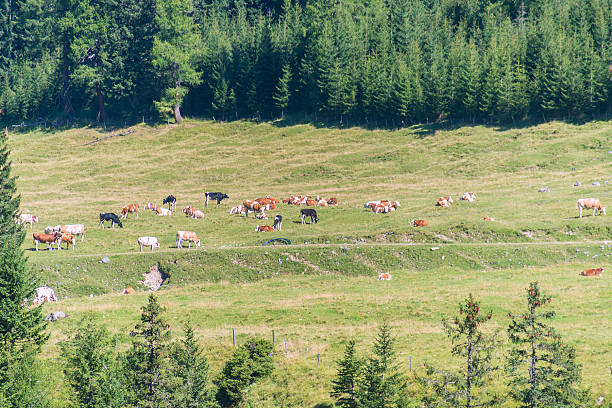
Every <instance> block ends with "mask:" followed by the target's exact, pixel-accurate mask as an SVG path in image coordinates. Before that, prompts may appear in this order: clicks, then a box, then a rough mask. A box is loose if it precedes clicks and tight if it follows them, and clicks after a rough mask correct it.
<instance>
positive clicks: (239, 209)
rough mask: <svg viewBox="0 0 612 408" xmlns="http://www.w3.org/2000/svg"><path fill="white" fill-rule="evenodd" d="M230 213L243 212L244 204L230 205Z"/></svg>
mask: <svg viewBox="0 0 612 408" xmlns="http://www.w3.org/2000/svg"><path fill="white" fill-rule="evenodd" d="M231 214H244V206H243V205H237V206H236V207H232V209H231V210H230V215H231Z"/></svg>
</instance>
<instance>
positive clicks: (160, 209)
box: [155, 207, 172, 217]
mask: <svg viewBox="0 0 612 408" xmlns="http://www.w3.org/2000/svg"><path fill="white" fill-rule="evenodd" d="M155 213H156V214H157V215H161V216H162V217H164V216H167V215H172V211H171V210H169V209H167V208H164V207H155Z"/></svg>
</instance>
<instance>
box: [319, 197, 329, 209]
mask: <svg viewBox="0 0 612 408" xmlns="http://www.w3.org/2000/svg"><path fill="white" fill-rule="evenodd" d="M317 206H319V207H327V200H326V199H324V198H322V199H320V200H319V201H317Z"/></svg>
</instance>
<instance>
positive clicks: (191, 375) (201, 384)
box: [170, 323, 218, 408]
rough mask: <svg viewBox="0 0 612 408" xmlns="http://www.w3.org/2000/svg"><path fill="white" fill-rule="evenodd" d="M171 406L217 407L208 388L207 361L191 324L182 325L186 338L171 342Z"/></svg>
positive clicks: (179, 407) (186, 407)
mask: <svg viewBox="0 0 612 408" xmlns="http://www.w3.org/2000/svg"><path fill="white" fill-rule="evenodd" d="M170 358H171V361H172V363H171V364H172V373H173V380H174V386H173V398H172V399H173V407H177V408H198V407H201V408H212V407H217V406H218V404H217V402H216V400H215V395H214V393H213V391H212V388H211V382H210V378H209V369H208V362H207V361H206V357H204V355H203V354H202V348H201V347H200V346H199V345H198V344H197V342H196V338H195V335H194V333H193V327H191V324H190V323H187V324H186V326H185V338H184V339H182V340H181V341H180V342H176V343H174V344H173V346H172V350H171V354H170Z"/></svg>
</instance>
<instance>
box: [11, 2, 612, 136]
mask: <svg viewBox="0 0 612 408" xmlns="http://www.w3.org/2000/svg"><path fill="white" fill-rule="evenodd" d="M0 21H2V24H0V121H1V122H4V123H14V122H16V121H35V120H38V119H41V118H42V119H58V118H61V119H67V120H71V119H75V118H85V119H88V120H96V119H97V120H98V121H100V122H106V121H107V120H111V121H112V120H115V121H120V120H127V119H129V120H136V119H140V118H141V117H143V116H144V117H146V118H148V119H151V118H154V119H155V120H160V119H163V120H165V118H166V117H169V118H174V119H175V120H176V121H177V122H180V120H181V119H182V115H183V114H189V115H193V116H205V117H214V118H216V119H222V120H229V119H236V118H259V119H272V118H278V117H282V116H284V115H286V114H295V113H300V114H302V113H306V114H318V115H321V116H322V117H324V118H327V119H329V120H337V121H342V120H345V119H346V120H358V121H361V122H369V121H390V122H392V123H396V124H400V125H401V124H406V125H407V124H411V123H420V122H432V121H436V120H453V121H464V122H465V121H467V122H491V121H495V122H509V121H513V120H520V119H524V118H526V117H536V118H544V119H549V118H558V117H562V118H580V117H592V116H593V115H598V114H602V113H609V112H610V111H611V110H612V0H525V1H521V0H497V1H492V0H474V1H470V2H464V1H461V0H399V1H397V0H394V1H391V0H367V1H366V0H337V1H328V0H300V1H296V0H275V1H263V0H246V1H241V0H139V1H131V0H104V1H101V0H1V1H0Z"/></svg>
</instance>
